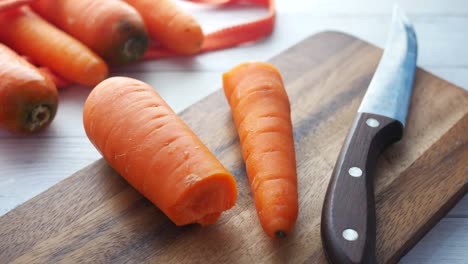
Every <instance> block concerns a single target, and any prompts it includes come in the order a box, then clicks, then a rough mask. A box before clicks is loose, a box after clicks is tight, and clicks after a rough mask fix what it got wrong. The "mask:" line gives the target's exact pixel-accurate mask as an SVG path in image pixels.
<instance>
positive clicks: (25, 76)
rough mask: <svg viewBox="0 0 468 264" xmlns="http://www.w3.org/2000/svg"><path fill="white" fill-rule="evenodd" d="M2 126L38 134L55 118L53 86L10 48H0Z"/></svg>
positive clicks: (56, 103)
mask: <svg viewBox="0 0 468 264" xmlns="http://www.w3.org/2000/svg"><path fill="white" fill-rule="evenodd" d="M0 79H1V81H0V124H1V125H2V126H3V127H5V128H6V129H7V130H9V131H11V132H14V133H32V132H38V131H40V130H42V129H44V128H45V127H47V126H48V125H49V124H50V123H51V122H52V120H53V119H54V117H55V113H56V112H57V105H58V94H57V89H56V88H55V85H54V83H53V82H52V81H51V80H49V79H48V78H46V77H45V76H44V75H43V74H41V72H40V71H39V70H38V69H37V68H35V67H34V66H33V65H31V64H30V63H29V62H27V61H26V60H25V59H23V58H21V57H20V56H19V55H18V54H16V53H15V52H14V51H13V50H11V49H10V48H8V47H7V46H5V45H3V44H0Z"/></svg>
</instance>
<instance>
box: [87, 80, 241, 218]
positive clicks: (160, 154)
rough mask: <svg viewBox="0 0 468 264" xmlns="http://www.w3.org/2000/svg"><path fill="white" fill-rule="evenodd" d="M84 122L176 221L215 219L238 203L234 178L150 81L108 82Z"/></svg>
mask: <svg viewBox="0 0 468 264" xmlns="http://www.w3.org/2000/svg"><path fill="white" fill-rule="evenodd" d="M83 123H84V128H85V131H86V134H87V135H88V137H89V139H90V140H91V142H92V143H93V144H94V146H95V147H96V148H97V149H98V150H99V151H100V152H101V154H102V155H103V157H104V158H105V159H106V161H107V162H108V163H109V164H110V165H111V166H112V167H113V168H114V169H115V170H116V171H117V172H119V173H120V174H121V175H122V176H123V177H124V178H125V179H126V180H127V181H128V182H129V183H130V184H131V185H132V186H133V187H134V188H135V189H137V190H138V191H139V192H141V193H142V194H143V195H144V196H145V197H147V198H148V199H149V200H150V201H152V202H153V203H154V204H155V205H156V206H157V207H159V208H160V209H161V210H162V211H163V212H164V213H165V214H166V215H167V216H168V217H169V218H170V219H171V220H172V221H173V222H174V223H175V224H177V225H185V224H190V223H200V224H202V225H207V224H212V223H214V222H216V220H217V219H218V217H219V216H220V214H221V213H222V212H223V211H225V210H227V209H229V208H231V207H232V206H233V205H234V204H235V201H236V197H237V189H236V183H235V180H234V177H233V176H232V175H231V174H230V173H229V172H228V171H227V170H226V169H225V168H224V167H223V165H222V164H221V163H220V162H219V161H218V160H217V159H216V158H215V156H214V155H213V154H212V153H211V152H210V151H209V150H208V148H207V147H206V146H205V145H204V144H203V143H202V142H201V141H200V139H199V138H198V137H197V136H196V135H195V134H194V132H193V131H192V130H191V129H190V128H189V127H188V126H187V125H186V124H185V123H184V122H183V121H182V120H181V119H180V118H179V117H178V116H177V115H176V114H175V113H174V112H173V111H172V110H171V108H170V107H169V106H168V105H167V104H166V102H165V101H164V100H163V99H162V98H161V97H160V96H159V94H157V93H156V91H155V90H154V89H153V88H151V87H150V86H149V85H148V84H146V83H143V82H141V81H138V80H134V79H131V78H126V77H113V78H109V79H107V80H105V81H103V82H102V83H100V84H99V85H98V86H96V87H95V88H94V89H93V91H92V92H91V94H90V95H89V97H88V99H87V100H86V103H85V106H84V112H83Z"/></svg>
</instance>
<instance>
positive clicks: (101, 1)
mask: <svg viewBox="0 0 468 264" xmlns="http://www.w3.org/2000/svg"><path fill="white" fill-rule="evenodd" d="M31 6H32V8H33V9H34V10H35V11H36V12H38V13H39V14H40V15H41V16H43V17H45V18H46V19H47V20H49V21H51V22H52V23H53V24H55V25H56V26H58V27H59V28H61V29H62V30H64V31H65V32H67V33H69V34H70V35H72V36H73V37H75V38H76V39H78V40H80V41H81V42H83V43H84V44H86V45H87V46H88V47H90V48H91V49H92V50H94V51H95V52H96V53H97V54H99V55H100V56H102V57H103V58H104V59H105V60H106V61H107V62H109V63H111V64H124V63H129V62H133V61H136V60H138V59H139V58H140V57H141V56H143V54H144V53H145V51H146V49H147V48H148V42H149V41H148V33H147V32H146V27H145V24H144V22H143V19H142V18H141V16H140V14H139V13H138V12H137V11H136V10H135V9H134V8H133V7H131V6H130V5H128V4H127V3H125V2H122V1H115V0H112V1H109V0H79V1H77V0H39V1H36V2H34V3H32V4H31Z"/></svg>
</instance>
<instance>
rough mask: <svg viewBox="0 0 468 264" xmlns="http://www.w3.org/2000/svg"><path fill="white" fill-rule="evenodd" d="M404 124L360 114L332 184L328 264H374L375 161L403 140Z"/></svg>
mask: <svg viewBox="0 0 468 264" xmlns="http://www.w3.org/2000/svg"><path fill="white" fill-rule="evenodd" d="M402 135H403V125H402V124H401V122H399V121H397V120H395V119H391V118H388V117H385V116H380V115H376V114H368V113H358V115H357V116H356V118H355V120H354V123H353V125H352V127H351V129H350V132H349V134H348V136H347V138H346V140H345V143H344V145H343V148H342V149H341V152H340V156H339V158H338V160H337V162H336V165H335V168H334V170H333V174H332V176H331V179H330V183H329V185H328V189H327V193H326V196H325V201H324V205H323V210H322V222H321V235H322V243H323V247H324V250H325V253H326V255H327V258H328V260H329V262H330V263H334V264H347V263H375V261H376V260H375V240H376V237H375V236H376V230H375V204H374V177H373V172H374V170H375V164H376V162H377V157H378V155H379V154H380V152H381V151H383V150H384V149H385V148H386V147H387V146H388V145H390V144H392V143H393V142H396V141H398V140H399V139H401V137H402Z"/></svg>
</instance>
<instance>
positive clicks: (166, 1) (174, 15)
mask: <svg viewBox="0 0 468 264" xmlns="http://www.w3.org/2000/svg"><path fill="white" fill-rule="evenodd" d="M124 1H125V2H127V3H129V4H130V5H131V6H133V7H135V9H136V10H138V12H140V14H141V16H142V17H143V20H144V21H145V24H146V26H147V28H148V32H149V34H150V36H151V37H152V38H154V39H156V40H157V41H158V42H159V43H161V44H162V46H163V47H165V48H167V49H169V50H171V51H174V52H176V53H179V54H183V55H190V54H195V53H197V52H198V51H200V49H201V46H202V44H203V31H202V29H201V27H200V25H199V24H198V22H197V21H196V20H195V19H194V18H193V17H192V16H191V15H189V14H187V13H186V12H184V11H182V10H181V9H180V8H179V7H178V6H177V5H176V4H175V3H174V2H173V1H172V0H124Z"/></svg>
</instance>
